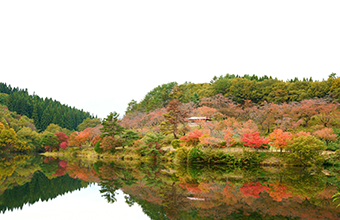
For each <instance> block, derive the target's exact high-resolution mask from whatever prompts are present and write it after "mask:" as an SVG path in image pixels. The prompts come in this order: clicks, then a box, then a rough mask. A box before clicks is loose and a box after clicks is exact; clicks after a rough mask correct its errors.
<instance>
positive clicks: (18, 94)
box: [0, 83, 93, 131]
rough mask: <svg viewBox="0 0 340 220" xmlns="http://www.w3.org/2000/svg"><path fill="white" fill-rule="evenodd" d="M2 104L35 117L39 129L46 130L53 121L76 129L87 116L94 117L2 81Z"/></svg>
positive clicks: (70, 128)
mask: <svg viewBox="0 0 340 220" xmlns="http://www.w3.org/2000/svg"><path fill="white" fill-rule="evenodd" d="M0 104H2V105H6V106H7V107H8V109H9V110H10V111H12V112H16V113H17V114H19V115H25V116H27V117H28V118H30V119H33V120H34V125H35V127H36V128H37V130H38V131H44V130H45V129H46V128H47V126H48V125H50V124H51V123H53V124H56V125H59V126H60V127H62V128H67V129H69V130H76V129H77V126H78V125H79V124H80V123H81V122H83V120H84V119H85V118H93V116H92V115H90V113H89V112H84V111H83V110H78V109H76V108H74V107H70V106H67V105H64V104H61V103H60V102H58V101H56V100H52V99H51V98H41V97H39V96H38V95H36V94H33V95H29V93H28V91H27V89H19V88H12V87H11V85H7V84H6V83H0Z"/></svg>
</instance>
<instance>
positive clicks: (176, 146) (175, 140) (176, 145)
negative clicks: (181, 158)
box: [171, 139, 181, 149]
mask: <svg viewBox="0 0 340 220" xmlns="http://www.w3.org/2000/svg"><path fill="white" fill-rule="evenodd" d="M180 142H181V141H180V140H178V139H174V140H172V141H171V145H172V147H173V148H175V149H178V148H180V145H179V143H180Z"/></svg>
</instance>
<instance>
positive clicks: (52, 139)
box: [40, 133, 59, 151]
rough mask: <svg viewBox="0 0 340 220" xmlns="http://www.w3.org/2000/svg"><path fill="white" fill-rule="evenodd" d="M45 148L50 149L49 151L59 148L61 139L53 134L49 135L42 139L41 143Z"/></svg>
mask: <svg viewBox="0 0 340 220" xmlns="http://www.w3.org/2000/svg"><path fill="white" fill-rule="evenodd" d="M40 143H41V144H42V145H44V146H45V147H48V149H49V151H51V150H52V149H53V148H58V146H59V139H58V138H57V136H56V135H54V134H52V133H47V134H45V136H44V137H43V138H42V139H41V142H40Z"/></svg>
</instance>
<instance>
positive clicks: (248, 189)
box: [240, 182, 269, 198]
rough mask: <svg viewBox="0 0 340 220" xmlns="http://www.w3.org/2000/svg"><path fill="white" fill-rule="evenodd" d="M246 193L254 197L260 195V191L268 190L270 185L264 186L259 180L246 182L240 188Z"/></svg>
mask: <svg viewBox="0 0 340 220" xmlns="http://www.w3.org/2000/svg"><path fill="white" fill-rule="evenodd" d="M240 190H241V191H242V192H243V194H244V195H249V196H252V197H257V198H258V197H260V196H259V194H260V192H263V191H266V192H268V190H269V187H267V186H263V185H262V184H261V183H259V182H256V183H254V182H251V183H244V184H243V186H242V187H241V188H240Z"/></svg>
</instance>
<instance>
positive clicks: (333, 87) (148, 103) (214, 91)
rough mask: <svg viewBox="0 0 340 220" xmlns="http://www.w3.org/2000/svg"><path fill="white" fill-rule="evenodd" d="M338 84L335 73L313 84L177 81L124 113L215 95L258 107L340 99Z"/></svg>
mask: <svg viewBox="0 0 340 220" xmlns="http://www.w3.org/2000/svg"><path fill="white" fill-rule="evenodd" d="M339 85H340V78H337V77H336V74H335V73H332V74H330V75H329V76H328V78H327V79H326V80H322V81H314V80H313V79H312V78H309V79H306V78H303V79H302V80H299V79H298V78H297V77H296V78H294V79H291V80H287V81H286V82H285V81H282V80H279V79H277V78H274V79H273V78H272V77H268V76H263V77H258V76H256V75H253V76H250V75H244V76H238V75H234V74H226V75H225V76H220V77H216V76H215V77H214V78H213V79H212V80H211V81H210V83H191V82H185V83H184V84H181V85H178V83H177V82H170V83H167V84H163V85H160V86H157V87H156V88H154V89H153V90H151V91H150V92H148V93H147V94H146V95H145V97H144V99H143V100H141V101H140V102H137V101H135V100H132V101H131V102H130V103H129V105H128V107H127V110H126V114H128V113H131V112H134V111H141V112H146V113H149V112H150V111H153V110H155V109H157V108H163V107H166V106H167V105H168V104H169V102H170V101H171V100H174V99H177V100H179V101H180V102H182V103H188V102H193V103H195V104H198V103H199V100H201V99H202V98H204V97H212V96H215V95H218V94H222V95H223V96H224V97H227V98H230V99H231V100H232V101H234V102H236V103H238V104H244V102H245V101H246V100H250V101H251V102H252V103H255V104H261V103H263V102H264V101H266V102H270V103H276V104H281V103H285V102H286V103H288V102H295V101H297V102H299V101H302V100H305V99H311V98H325V99H332V100H339V99H340V90H339Z"/></svg>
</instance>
